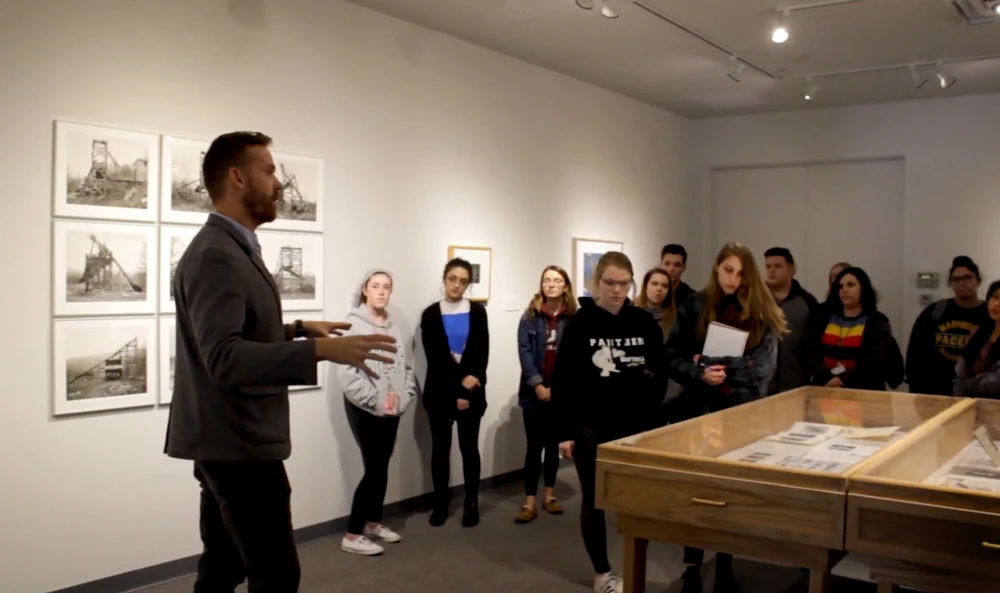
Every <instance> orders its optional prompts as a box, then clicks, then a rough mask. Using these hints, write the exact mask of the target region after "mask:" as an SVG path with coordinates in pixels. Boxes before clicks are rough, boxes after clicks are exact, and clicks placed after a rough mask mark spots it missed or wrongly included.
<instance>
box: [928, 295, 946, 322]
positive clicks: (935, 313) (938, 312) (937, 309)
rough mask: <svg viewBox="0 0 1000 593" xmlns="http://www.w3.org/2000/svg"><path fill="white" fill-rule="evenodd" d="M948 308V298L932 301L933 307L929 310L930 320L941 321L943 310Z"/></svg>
mask: <svg viewBox="0 0 1000 593" xmlns="http://www.w3.org/2000/svg"><path fill="white" fill-rule="evenodd" d="M947 308H948V299H941V300H939V301H938V302H936V303H934V309H933V310H931V321H933V322H934V323H937V322H939V321H941V318H942V317H944V310H945V309H947Z"/></svg>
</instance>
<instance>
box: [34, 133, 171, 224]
mask: <svg viewBox="0 0 1000 593" xmlns="http://www.w3.org/2000/svg"><path fill="white" fill-rule="evenodd" d="M53 171H54V175H53V186H54V187H53V194H54V200H55V205H54V207H53V211H54V213H55V215H56V216H66V217H75V218H103V219H113V220H128V221H147V222H152V221H155V220H156V215H157V208H158V207H159V194H160V186H159V179H160V139H159V136H158V135H156V134H146V133H142V132H131V131H127V130H119V129H115V128H108V127H102V126H93V125H86V124H78V123H70V122H65V121H56V122H55V166H54V169H53Z"/></svg>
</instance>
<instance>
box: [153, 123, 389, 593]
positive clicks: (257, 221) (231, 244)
mask: <svg viewBox="0 0 1000 593" xmlns="http://www.w3.org/2000/svg"><path fill="white" fill-rule="evenodd" d="M270 143H271V139H270V138H268V137H267V136H265V135H263V134H256V133H250V132H235V133H231V134H225V135H223V136H220V137H218V138H216V139H215V141H214V142H212V145H211V146H210V147H209V149H208V151H207V152H206V153H205V159H204V164H203V173H204V180H205V187H206V188H207V189H208V192H209V195H210V196H211V198H212V204H213V206H214V207H215V212H212V213H211V214H209V216H208V220H207V221H206V223H205V225H204V226H203V227H202V228H201V230H200V231H199V232H198V234H197V235H195V237H194V239H193V240H192V241H191V243H190V245H189V246H188V248H187V250H186V251H185V252H184V255H183V256H181V259H180V262H179V263H178V264H177V270H176V272H175V275H174V278H173V281H172V286H173V294H174V299H175V302H176V305H177V352H176V364H175V373H174V392H173V399H172V402H171V405H170V416H169V420H168V422H167V439H166V445H165V452H166V454H167V455H169V456H170V457H174V458H177V459H188V460H192V461H194V475H195V477H196V478H197V480H198V482H199V483H200V485H201V513H200V519H199V522H200V528H201V529H200V531H201V538H202V542H203V543H204V551H203V553H202V556H201V559H200V560H199V562H198V576H197V579H196V581H195V585H194V592H195V593H232V592H233V590H234V589H235V588H236V587H237V586H238V585H239V584H240V583H242V582H243V581H244V580H247V581H248V591H249V592H250V593H254V592H259V593H264V592H267V593H295V591H297V590H298V587H299V574H300V571H299V562H298V555H297V552H296V549H295V542H294V540H293V539H292V519H291V505H290V503H291V486H290V485H289V483H288V476H287V474H286V473H285V466H284V460H285V459H287V458H288V457H289V455H290V454H291V437H290V430H289V409H288V386H289V385H314V384H315V383H316V373H317V369H316V366H317V363H318V362H319V361H321V360H327V361H331V362H336V363H340V364H349V365H353V366H356V367H359V368H361V369H362V370H364V371H366V372H368V373H369V374H373V373H372V371H371V369H369V368H368V367H367V365H366V364H365V361H366V360H380V361H384V362H392V359H391V358H386V357H385V356H382V355H380V354H376V353H374V352H373V350H383V351H386V352H395V351H396V347H395V346H394V345H393V342H395V340H394V339H393V338H392V337H390V336H381V335H379V336H348V337H342V338H331V337H330V335H331V334H333V335H337V334H338V330H340V329H345V328H346V327H349V326H348V325H347V324H342V323H330V322H325V321H323V322H302V321H297V322H295V323H294V324H293V325H288V326H284V325H282V311H281V295H280V292H279V289H278V287H277V285H276V284H275V282H274V278H273V277H272V276H271V273H270V272H269V271H268V269H267V266H266V265H265V264H264V261H263V260H262V259H261V253H260V244H259V243H258V241H257V235H256V234H255V232H254V231H255V230H256V229H257V227H258V226H260V225H261V224H264V223H268V222H271V221H273V220H274V219H275V217H276V216H277V206H276V203H277V200H278V198H279V197H280V196H281V191H282V189H281V183H280V182H279V181H278V179H277V177H275V174H274V173H275V167H274V161H273V159H272V157H271V153H270V151H269V150H268V146H269V145H270ZM318 199H323V198H322V196H319V197H318ZM295 338H304V339H299V340H296V339H295Z"/></svg>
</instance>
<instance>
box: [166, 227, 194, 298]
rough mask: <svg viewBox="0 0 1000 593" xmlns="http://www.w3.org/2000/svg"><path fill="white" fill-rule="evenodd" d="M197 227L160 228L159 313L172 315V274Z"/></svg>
mask: <svg viewBox="0 0 1000 593" xmlns="http://www.w3.org/2000/svg"><path fill="white" fill-rule="evenodd" d="M199 230H200V229H199V228H197V227H184V226H167V225H163V226H161V227H160V307H159V309H160V313H173V312H175V311H176V307H175V306H174V293H173V286H174V273H175V272H176V271H177V263H178V262H180V260H181V256H182V255H184V251H185V250H186V249H187V246H188V245H189V244H190V243H191V239H194V236H195V235H197V234H198V231H199Z"/></svg>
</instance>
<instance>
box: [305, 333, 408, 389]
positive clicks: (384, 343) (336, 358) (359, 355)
mask: <svg viewBox="0 0 1000 593" xmlns="http://www.w3.org/2000/svg"><path fill="white" fill-rule="evenodd" d="M379 352H386V353H393V352H396V338H394V337H392V336H387V335H384V334H371V335H367V336H345V337H340V338H329V337H327V338H317V339H316V358H318V359H320V360H328V361H330V362H334V363H337V364H347V365H351V366H353V367H357V368H359V369H361V370H362V371H364V372H365V374H367V375H368V376H369V377H371V378H372V379H378V374H377V373H375V371H373V370H372V369H371V368H369V367H368V365H367V364H365V361H367V360H377V361H379V362H384V363H388V364H391V363H393V362H394V359H393V358H392V357H389V356H385V355H383V354H381V353H379Z"/></svg>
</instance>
